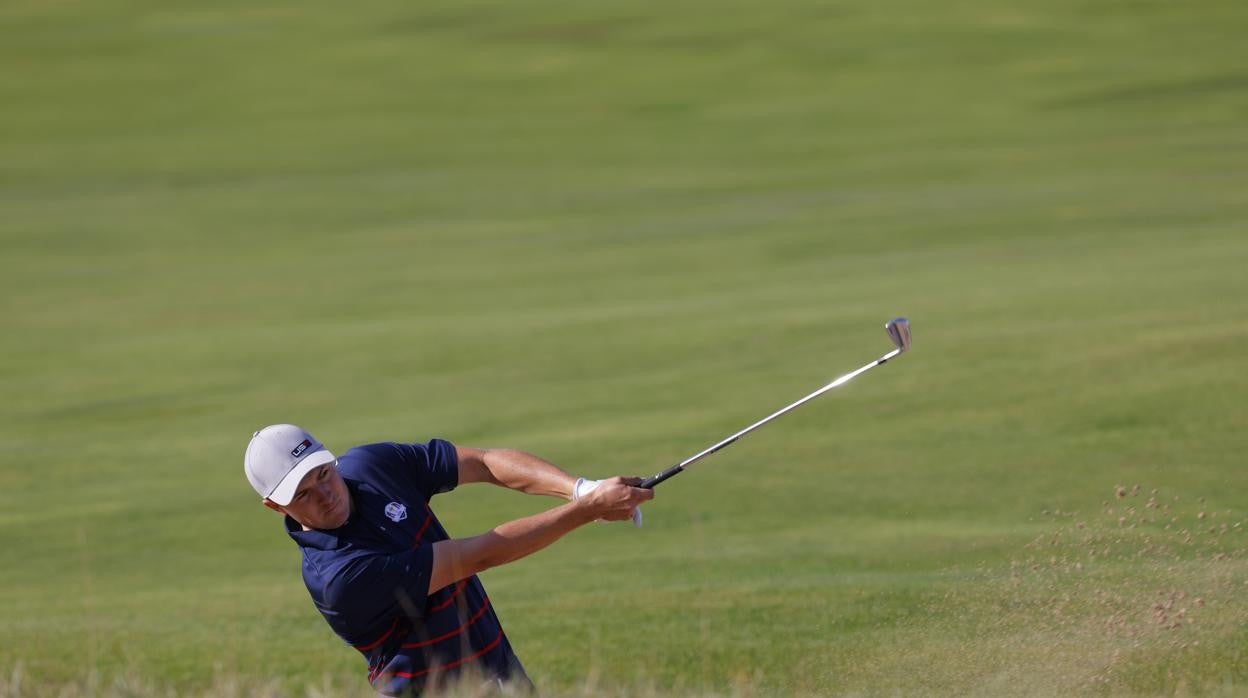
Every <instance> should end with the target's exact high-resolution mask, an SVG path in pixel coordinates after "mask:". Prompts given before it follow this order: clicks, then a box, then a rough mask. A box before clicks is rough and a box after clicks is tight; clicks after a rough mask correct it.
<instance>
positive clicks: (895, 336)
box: [884, 317, 910, 354]
mask: <svg viewBox="0 0 1248 698" xmlns="http://www.w3.org/2000/svg"><path fill="white" fill-rule="evenodd" d="M884 329H885V330H887V331H888V338H889V339H891V340H893V346H895V347H897V349H899V350H900V351H901V352H902V353H903V354H904V353H906V352H908V351H910V321H909V320H907V319H905V318H904V317H899V318H893V319H892V320H889V321H888V322H886V323H884Z"/></svg>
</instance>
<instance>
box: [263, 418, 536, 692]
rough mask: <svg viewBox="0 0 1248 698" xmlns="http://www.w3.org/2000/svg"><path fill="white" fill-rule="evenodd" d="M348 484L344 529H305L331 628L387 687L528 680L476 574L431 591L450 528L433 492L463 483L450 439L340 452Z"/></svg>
mask: <svg viewBox="0 0 1248 698" xmlns="http://www.w3.org/2000/svg"><path fill="white" fill-rule="evenodd" d="M338 472H339V473H340V474H341V475H342V477H343V480H345V481H346V484H347V489H348V490H350V492H351V498H352V500H353V504H352V506H353V508H352V512H351V518H350V519H348V520H347V523H346V524H344V525H343V526H341V527H340V528H336V529H332V530H326V531H320V530H316V531H304V530H302V527H301V526H300V525H299V524H298V523H297V522H295V520H294V519H291V518H290V517H286V529H287V532H288V533H289V534H290V537H291V538H293V539H294V540H295V542H296V543H298V544H299V548H300V550H301V551H302V553H303V581H304V584H305V585H307V587H308V592H309V593H310V594H311V595H312V601H313V603H315V604H316V608H317V610H319V611H320V612H321V615H323V616H324V617H325V620H326V621H328V622H329V625H330V627H331V628H333V630H334V632H335V633H337V634H338V636H339V637H341V638H342V639H343V640H344V641H346V643H347V644H348V645H351V646H352V647H354V648H355V649H357V650H359V651H360V652H361V653H363V654H364V657H365V659H366V660H367V661H368V680H369V683H371V684H372V685H373V687H374V688H375V689H377V690H378V691H380V692H382V693H385V694H387V695H414V694H419V693H420V692H421V690H422V689H423V688H425V687H426V686H429V687H433V686H436V685H439V684H441V683H442V682H443V681H445V680H446V679H448V678H451V677H454V676H456V675H458V674H460V673H462V672H465V671H468V672H474V674H475V675H478V676H482V677H483V678H487V679H502V680H504V681H509V682H510V681H518V682H521V683H522V684H524V685H531V684H529V680H528V677H527V676H526V675H525V673H524V668H523V667H522V666H521V665H520V661H519V660H518V659H516V655H515V653H514V652H513V651H512V649H511V644H510V643H509V642H508V641H507V637H506V636H505V635H504V634H503V628H502V626H501V625H500V624H499V622H498V617H497V616H496V615H494V609H493V608H492V607H491V606H490V599H489V597H488V596H486V594H485V588H484V587H483V586H482V585H481V580H479V579H477V577H476V575H473V576H472V577H469V578H468V579H465V580H463V581H460V582H457V583H454V584H451V585H449V586H447V587H445V588H443V589H440V590H438V591H437V592H435V593H433V594H429V593H428V592H429V577H430V575H431V572H432V567H433V544H434V543H436V542H438V541H442V540H447V539H448V538H449V537H450V536H448V535H447V533H446V530H445V529H443V528H442V524H441V523H439V522H438V519H437V517H436V516H434V515H433V511H432V510H431V509H430V508H429V499H430V498H431V497H432V496H433V495H435V494H438V493H441V492H448V491H450V490H452V489H454V488H455V486H456V484H458V482H459V462H458V458H457V456H456V453H455V447H454V446H453V445H452V444H450V443H449V442H446V441H441V440H438V439H434V440H433V441H430V442H429V443H426V444H400V443H380V444H369V445H366V446H359V447H356V448H353V449H351V450H349V451H347V452H346V453H344V454H343V455H342V456H340V457H339V458H338Z"/></svg>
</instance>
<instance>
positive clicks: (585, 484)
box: [572, 477, 641, 528]
mask: <svg viewBox="0 0 1248 698" xmlns="http://www.w3.org/2000/svg"><path fill="white" fill-rule="evenodd" d="M598 483H599V480H587V479H585V478H583V477H578V478H577V479H576V484H575V485H574V486H573V487H572V501H574V502H575V501H576V500H578V499H580V498H581V497H584V496H585V495H587V494H589V493H590V492H593V491H594V488H595V487H597V486H598ZM633 527H634V528H641V507H637V508H635V509H633Z"/></svg>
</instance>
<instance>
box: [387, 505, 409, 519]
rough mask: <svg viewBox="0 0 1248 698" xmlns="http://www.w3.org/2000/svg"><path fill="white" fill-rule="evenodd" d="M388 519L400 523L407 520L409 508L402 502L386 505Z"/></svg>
mask: <svg viewBox="0 0 1248 698" xmlns="http://www.w3.org/2000/svg"><path fill="white" fill-rule="evenodd" d="M386 518H387V519H390V520H391V521H393V522H395V523H398V522H400V521H402V520H403V519H406V518H407V507H405V506H403V504H402V503H400V502H390V503H389V504H387V505H386Z"/></svg>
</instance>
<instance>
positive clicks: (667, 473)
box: [639, 349, 901, 489]
mask: <svg viewBox="0 0 1248 698" xmlns="http://www.w3.org/2000/svg"><path fill="white" fill-rule="evenodd" d="M900 353H901V350H900V349H894V350H893V351H890V352H888V353H887V354H885V355H884V356H881V357H880V358H878V359H876V360H875V361H872V362H871V363H869V364H867V365H866V366H863V367H862V368H859V369H857V370H855V371H850V372H849V373H846V374H845V375H843V376H841V377H840V378H837V379H836V380H834V381H832V382H831V383H828V384H827V385H825V386H823V387H822V388H820V389H818V390H816V391H815V392H813V393H811V394H809V395H807V396H806V397H803V398H802V399H800V400H798V401H797V402H794V403H792V404H790V405H787V406H785V407H782V408H781V409H779V410H776V411H775V412H772V413H771V414H769V415H767V416H766V417H763V418H762V419H760V420H758V421H757V422H754V423H753V424H751V425H750V426H748V427H746V428H744V429H742V430H741V431H738V432H737V433H735V434H733V435H732V436H729V437H728V438H726V439H724V440H723V441H720V442H719V443H716V444H715V445H713V446H710V447H708V448H706V449H705V450H703V451H699V452H698V453H696V454H694V455H692V456H690V457H689V458H686V459H685V460H683V461H681V462H680V463H677V464H676V465H673V466H672V467H670V468H668V469H667V470H664V471H663V472H661V473H659V474H658V475H655V476H654V477H651V478H649V479H647V480H645V481H644V482H642V483H641V484H640V485H639V487H644V488H646V489H651V488H653V487H654V486H655V485H657V484H659V483H660V482H663V481H664V480H666V479H668V478H670V477H673V476H675V475H677V474H679V473H682V472H684V470H685V468H688V467H689V466H691V465H693V464H694V463H697V462H698V461H700V460H702V459H703V458H705V457H707V456H709V455H711V454H712V453H715V452H716V451H718V450H720V449H722V448H724V447H726V446H728V445H729V444H731V443H734V442H736V440H737V439H740V438H741V437H742V436H745V435H746V434H748V433H750V432H752V431H754V430H755V429H758V428H759V427H761V426H763V425H764V424H767V423H768V422H770V421H772V420H774V419H776V418H778V417H780V416H781V415H783V414H786V413H788V412H791V411H793V410H795V409H797V408H798V407H801V406H802V405H804V404H806V403H807V402H810V401H811V400H814V399H815V398H817V397H819V396H820V395H823V394H824V393H826V392H828V391H829V390H831V389H833V388H836V387H839V386H842V385H845V384H846V383H848V382H849V381H850V380H852V379H853V378H854V376H857V375H859V374H862V373H866V372H867V371H869V370H871V369H873V368H875V367H876V366H879V365H880V364H882V363H884V362H886V361H888V360H889V359H891V358H893V357H894V356H897V355H898V354H900Z"/></svg>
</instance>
